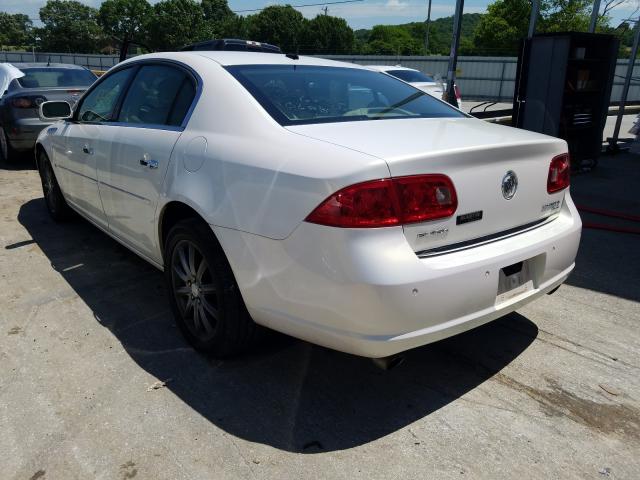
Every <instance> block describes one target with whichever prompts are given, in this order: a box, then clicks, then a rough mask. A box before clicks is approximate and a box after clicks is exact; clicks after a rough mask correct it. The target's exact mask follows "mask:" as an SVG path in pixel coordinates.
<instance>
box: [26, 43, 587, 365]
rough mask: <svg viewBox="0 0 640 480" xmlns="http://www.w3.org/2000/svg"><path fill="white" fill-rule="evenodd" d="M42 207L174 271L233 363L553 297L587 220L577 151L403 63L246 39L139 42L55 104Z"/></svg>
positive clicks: (181, 300)
mask: <svg viewBox="0 0 640 480" xmlns="http://www.w3.org/2000/svg"><path fill="white" fill-rule="evenodd" d="M41 115H42V116H43V117H45V118H48V119H51V118H59V119H60V121H58V122H56V123H54V124H53V125H52V126H51V127H49V128H47V129H45V130H44V131H43V132H42V133H41V135H40V136H39V138H38V141H37V145H36V155H37V163H38V168H39V172H40V175H41V177H42V184H43V190H44V196H45V200H46V205H47V207H48V209H49V212H50V213H51V215H52V216H53V218H54V219H56V220H63V219H64V218H66V217H67V216H68V214H69V212H70V211H71V210H74V211H76V212H78V213H79V214H80V215H81V216H83V217H85V218H86V219H88V220H89V221H90V222H91V223H93V224H94V225H96V226H97V227H98V228H100V229H102V230H103V231H104V232H106V233H107V234H108V235H111V236H112V237H113V238H114V239H116V240H117V241H118V242H120V243H122V244H123V245H125V246H126V247H127V248H129V249H131V250H132V251H133V252H135V253H136V254H138V255H139V256H141V257H142V258H144V259H146V260H147V261H148V262H150V263H151V264H153V265H155V266H156V267H157V268H159V269H162V270H164V272H165V276H166V281H167V285H168V288H169V291H170V303H171V307H172V309H173V311H174V313H175V317H176V320H177V323H178V325H179V326H180V328H181V329H182V331H183V332H184V334H185V336H186V337H187V339H188V340H189V341H190V342H191V343H192V345H193V346H194V347H196V348H197V349H200V350H203V351H207V352H210V353H213V354H214V355H218V356H223V355H229V354H233V353H237V352H239V351H242V350H243V349H246V348H247V347H248V346H249V345H251V344H252V342H253V340H254V339H255V337H256V336H257V335H256V333H257V332H259V330H260V328H259V327H258V326H265V327H268V328H271V329H274V330H278V331H281V332H284V333H287V334H289V335H293V336H295V337H299V338H302V339H305V340H308V341H310V342H313V343H317V344H320V345H324V346H326V347H329V348H333V349H337V350H342V351H345V352H350V353H353V354H357V355H363V356H368V357H386V356H389V355H393V354H396V353H399V352H402V351H404V350H407V349H410V348H413V347H417V346H419V345H424V344H427V343H430V342H433V341H436V340H439V339H442V338H445V337H448V336H451V335H454V334H457V333H460V332H463V331H465V330H468V329H471V328H473V327H476V326H478V325H481V324H483V323H486V322H488V321H490V320H493V319H495V318H498V317H501V316H503V315H505V314H507V313H509V312H511V311H513V310H515V309H517V308H519V307H521V306H522V305H524V304H525V303H527V302H529V301H531V300H533V299H535V298H537V297H540V296H541V295H544V294H546V293H548V292H550V291H552V290H554V289H555V288H557V287H558V286H559V285H560V284H561V283H562V282H564V281H565V279H566V278H567V276H568V275H569V273H570V272H571V270H572V269H573V267H574V259H575V256H576V251H577V249H578V243H579V239H580V231H581V223H580V218H579V216H578V213H577V211H576V208H575V206H574V204H573V202H572V200H571V197H570V195H569V188H568V187H569V160H568V155H567V145H566V143H565V142H564V141H562V140H558V139H556V138H551V137H547V136H544V135H539V134H536V133H531V132H528V131H524V130H517V129H513V128H509V127H503V126H498V125H495V124H490V123H486V122H484V121H481V120H477V119H474V118H471V117H469V116H467V115H466V114H464V113H462V112H460V111H458V110H456V109H454V108H452V107H451V106H449V105H448V104H446V103H444V102H442V101H440V100H438V99H435V98H433V97H432V96H430V95H427V94H425V93H424V92H422V91H420V90H418V89H415V88H414V87H412V86H410V85H408V84H406V83H405V82H401V81H399V80H397V79H394V78H392V77H390V76H387V75H380V74H379V73H375V72H372V71H370V70H368V69H366V68H363V67H358V66H354V65H352V64H345V63H339V62H332V61H328V60H322V59H318V58H304V57H300V58H298V57H297V56H296V55H288V56H286V55H275V54H263V53H249V52H178V53H159V54H151V55H143V56H139V57H135V58H133V59H131V60H128V61H125V62H123V63H121V64H119V65H117V66H116V67H114V68H112V69H111V70H110V71H109V72H108V73H107V74H106V75H104V76H103V77H101V78H100V79H99V80H98V81H97V82H96V83H95V84H94V85H93V86H92V87H91V88H90V89H89V90H88V91H87V92H86V93H85V94H84V96H83V97H82V98H81V99H80V101H79V102H78V103H77V104H76V106H75V108H74V109H73V111H71V109H70V107H69V106H68V104H66V103H64V102H45V103H43V104H42V106H41Z"/></svg>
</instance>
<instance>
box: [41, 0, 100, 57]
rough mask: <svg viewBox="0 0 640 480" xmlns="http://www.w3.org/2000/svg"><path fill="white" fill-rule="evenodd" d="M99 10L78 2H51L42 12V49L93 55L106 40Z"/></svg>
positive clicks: (69, 0)
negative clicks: (98, 14)
mask: <svg viewBox="0 0 640 480" xmlns="http://www.w3.org/2000/svg"><path fill="white" fill-rule="evenodd" d="M96 15H97V10H96V9H95V8H91V7H88V6H86V5H84V4H82V3H80V2H78V1H76V0H48V1H47V3H46V5H45V6H44V7H42V8H41V9H40V21H42V24H43V27H42V28H40V29H38V34H39V36H40V42H41V44H40V46H41V48H42V49H43V50H44V51H49V52H74V53H92V52H95V51H97V50H98V46H99V45H100V42H101V41H102V39H103V35H102V30H101V29H100V26H99V25H98V23H97V22H96Z"/></svg>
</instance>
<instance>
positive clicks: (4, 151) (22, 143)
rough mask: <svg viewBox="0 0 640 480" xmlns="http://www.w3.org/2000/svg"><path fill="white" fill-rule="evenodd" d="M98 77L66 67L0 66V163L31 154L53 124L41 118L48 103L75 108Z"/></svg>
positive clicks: (7, 64) (72, 67) (84, 69)
mask: <svg viewBox="0 0 640 480" xmlns="http://www.w3.org/2000/svg"><path fill="white" fill-rule="evenodd" d="M96 78H97V77H96V76H95V75H94V74H93V73H91V71H90V70H88V69H86V68H84V67H81V66H78V65H67V64H63V63H13V64H11V63H0V160H3V159H4V160H6V161H10V160H12V159H13V158H14V154H15V153H16V152H19V151H26V150H32V149H33V147H34V145H35V142H36V138H37V137H38V134H39V133H40V131H41V130H42V129H43V128H45V127H46V126H48V125H50V124H51V122H47V121H44V122H43V121H42V120H41V119H40V118H39V117H38V109H39V107H40V104H41V103H42V102H45V101H47V100H64V101H67V102H69V104H71V105H73V104H74V103H75V102H76V100H77V99H78V98H80V95H81V94H82V93H83V92H84V91H85V90H86V89H87V87H88V86H89V85H91V84H92V83H93V82H94V81H95V79H96Z"/></svg>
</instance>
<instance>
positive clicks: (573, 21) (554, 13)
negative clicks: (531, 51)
mask: <svg viewBox="0 0 640 480" xmlns="http://www.w3.org/2000/svg"><path fill="white" fill-rule="evenodd" d="M541 7H542V8H541V9H540V12H541V14H542V19H541V20H540V29H539V31H542V32H586V31H587V29H588V28H589V21H590V19H591V9H592V8H593V1H591V0H545V1H544V2H542V5H541ZM605 21H606V20H605Z"/></svg>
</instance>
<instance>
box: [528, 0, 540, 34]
mask: <svg viewBox="0 0 640 480" xmlns="http://www.w3.org/2000/svg"><path fill="white" fill-rule="evenodd" d="M539 14H540V0H533V1H532V2H531V16H530V17H529V34H528V35H527V38H531V37H533V34H534V33H536V23H537V22H538V15H539Z"/></svg>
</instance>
